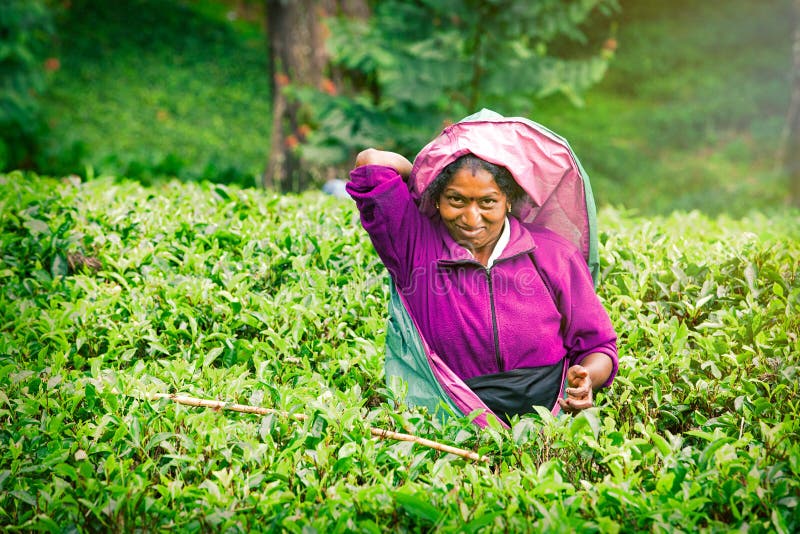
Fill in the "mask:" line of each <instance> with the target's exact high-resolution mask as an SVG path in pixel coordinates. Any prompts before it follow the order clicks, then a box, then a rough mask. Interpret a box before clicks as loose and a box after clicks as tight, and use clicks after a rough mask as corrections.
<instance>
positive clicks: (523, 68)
mask: <svg viewBox="0 0 800 534" xmlns="http://www.w3.org/2000/svg"><path fill="white" fill-rule="evenodd" d="M616 7H617V2H616V1H615V0H591V1H585V2H562V1H556V0H547V1H539V2H536V3H522V2H514V1H497V2H488V3H487V2H479V1H473V0H463V1H458V2H452V1H445V2H424V3H409V2H401V1H396V2H395V1H385V2H378V3H375V6H374V12H373V14H372V16H371V17H370V19H369V20H368V21H361V20H355V21H354V20H349V19H339V20H332V21H331V22H330V24H331V31H330V38H329V43H328V45H329V46H328V47H329V49H330V51H331V54H332V56H333V63H334V65H335V66H336V67H337V68H338V69H339V70H340V71H341V72H342V73H345V74H346V75H345V76H342V78H344V79H345V81H344V82H343V84H345V87H343V88H342V89H344V90H342V91H340V92H338V93H337V92H336V91H333V93H334V94H331V91H328V92H327V93H326V92H325V91H316V90H309V89H297V88H295V89H294V90H293V91H292V92H291V94H292V95H293V96H294V97H296V98H298V99H300V100H301V101H303V102H304V103H305V104H306V105H307V106H308V107H309V108H310V109H311V111H310V112H309V115H310V121H309V122H311V123H312V124H311V127H312V129H313V130H314V131H313V133H312V135H310V136H309V137H308V139H307V142H306V143H305V144H304V145H303V146H302V148H301V150H302V155H303V157H304V158H305V159H307V160H309V161H313V162H315V163H322V164H328V165H330V164H333V163H336V164H341V163H342V162H348V160H349V159H350V158H351V157H352V155H353V154H354V153H355V152H357V151H358V150H360V149H363V148H364V147H366V146H381V147H385V148H388V149H393V150H396V151H399V152H401V153H405V154H409V155H411V154H413V153H414V152H415V151H417V150H419V147H421V146H423V145H424V144H425V143H427V142H428V141H429V139H430V137H431V135H432V133H433V132H436V131H437V129H440V128H441V127H442V125H443V123H444V122H447V121H451V122H452V121H454V120H458V119H460V118H462V117H464V116H466V115H469V114H472V113H474V112H476V111H479V109H480V108H482V107H488V108H492V109H495V110H496V111H498V112H500V113H502V114H507V115H514V116H520V115H521V116H526V115H529V114H530V112H531V110H532V109H533V107H534V103H535V102H536V101H537V99H541V98H542V97H545V96H548V95H552V94H563V95H566V96H567V97H568V98H569V99H570V100H571V101H572V102H574V103H580V102H581V99H580V96H579V95H580V94H581V93H582V92H583V91H585V90H586V89H587V88H588V87H590V86H591V85H593V84H595V83H597V82H598V81H599V80H600V79H601V78H602V77H603V75H604V74H605V72H606V67H607V65H608V59H609V58H610V57H611V55H613V47H609V46H604V44H603V43H604V41H605V40H606V39H607V38H608V36H609V32H610V31H611V30H610V28H609V27H610V17H611V15H612V14H613V13H614V11H615V9H616ZM590 28H593V30H594V33H595V34H597V35H593V39H592V40H590V39H589V38H587V31H588V30H589V29H590ZM354 93H355V95H356V96H355V97H354V96H353V94H354Z"/></svg>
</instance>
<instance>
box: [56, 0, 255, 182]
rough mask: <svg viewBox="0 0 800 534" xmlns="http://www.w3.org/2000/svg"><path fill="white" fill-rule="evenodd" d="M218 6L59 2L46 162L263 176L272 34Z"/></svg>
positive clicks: (126, 0) (148, 175)
mask: <svg viewBox="0 0 800 534" xmlns="http://www.w3.org/2000/svg"><path fill="white" fill-rule="evenodd" d="M198 6H199V7H198ZM211 7H213V6H209V5H207V3H205V4H199V5H198V4H194V3H190V2H175V1H168V2H160V1H152V0H122V1H119V2H96V1H87V0H84V1H75V2H72V3H71V7H69V8H68V9H65V10H63V11H62V13H61V16H60V17H59V24H58V34H59V37H60V43H59V44H60V46H59V48H60V52H61V64H62V68H61V69H60V70H59V71H58V72H56V73H55V75H54V77H53V79H52V80H51V84H50V91H49V93H48V95H47V97H46V99H45V103H46V106H45V112H46V115H47V116H48V117H49V119H50V123H51V126H52V130H53V131H52V133H51V136H50V138H49V146H48V148H47V153H46V155H45V157H44V165H43V167H44V168H45V169H49V170H50V172H56V173H59V174H67V173H69V172H79V173H80V174H81V175H85V174H86V172H87V170H86V167H87V166H89V167H91V170H90V171H89V172H90V173H94V174H118V175H123V174H124V175H125V176H128V177H132V178H140V179H144V180H146V181H147V180H150V179H152V178H154V177H160V176H178V177H181V178H189V179H198V178H205V179H211V180H215V181H221V182H231V181H236V182H240V183H244V184H245V185H254V184H255V183H257V182H256V176H258V175H260V172H261V170H262V169H263V166H264V162H265V161H266V155H267V154H268V152H269V150H268V149H269V147H268V143H269V126H270V124H271V110H270V105H271V98H270V93H269V83H268V79H267V73H266V53H265V49H264V47H265V45H264V40H263V37H262V36H261V34H260V32H259V31H258V30H257V28H258V26H255V27H254V26H253V23H244V22H239V23H238V24H236V25H233V24H231V23H230V22H229V21H227V20H226V19H220V18H219V17H220V14H219V13H216V14H215V12H214V11H213V10H212V9H211ZM254 28H255V29H254Z"/></svg>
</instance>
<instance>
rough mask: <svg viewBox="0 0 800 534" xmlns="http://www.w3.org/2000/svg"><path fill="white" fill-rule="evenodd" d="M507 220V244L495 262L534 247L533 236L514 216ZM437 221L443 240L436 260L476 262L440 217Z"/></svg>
mask: <svg viewBox="0 0 800 534" xmlns="http://www.w3.org/2000/svg"><path fill="white" fill-rule="evenodd" d="M437 219H438V217H437ZM507 220H508V222H509V229H510V235H509V240H508V245H506V248H505V250H503V253H502V254H501V255H500V257H499V258H497V259H496V260H495V263H497V262H502V261H503V260H504V259H506V258H511V257H513V256H517V255H519V254H528V253H530V252H533V249H535V248H536V243H535V242H534V241H533V236H532V235H531V234H530V232H527V231H526V230H525V229H524V228H523V227H522V225H521V224H520V222H519V220H518V219H517V218H516V217H514V216H509V217H508V219H507ZM437 222H438V223H439V224H438V226H439V232H440V234H441V237H442V241H443V242H444V248H443V250H442V252H441V254H440V256H439V259H438V261H439V262H445V263H463V262H466V263H478V262H477V260H476V259H475V258H474V257H473V256H472V254H470V253H469V252H468V251H467V249H465V248H464V247H462V246H461V245H459V244H458V243H456V242H455V240H454V239H453V238H452V236H451V235H450V232H448V231H447V227H446V226H445V225H444V223H442V222H441V219H438V221H437Z"/></svg>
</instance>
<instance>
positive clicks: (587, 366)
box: [558, 352, 613, 414]
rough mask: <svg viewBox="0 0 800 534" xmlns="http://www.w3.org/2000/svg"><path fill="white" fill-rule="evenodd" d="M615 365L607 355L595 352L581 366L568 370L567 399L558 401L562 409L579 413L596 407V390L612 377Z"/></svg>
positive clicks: (574, 366)
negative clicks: (594, 393)
mask: <svg viewBox="0 0 800 534" xmlns="http://www.w3.org/2000/svg"><path fill="white" fill-rule="evenodd" d="M612 369H613V363H612V362H611V358H609V357H608V356H607V355H606V354H603V353H600V352H595V353H592V354H589V355H588V356H586V357H585V358H584V359H583V361H581V365H573V366H572V367H570V368H569V369H567V398H566V399H558V403H559V404H560V405H561V409H562V410H564V411H565V412H567V413H573V414H574V413H578V412H580V411H581V410H585V409H586V408H591V407H592V406H593V405H594V395H593V392H594V390H595V389H600V388H601V387H603V384H605V383H606V381H608V377H609V376H611V370H612Z"/></svg>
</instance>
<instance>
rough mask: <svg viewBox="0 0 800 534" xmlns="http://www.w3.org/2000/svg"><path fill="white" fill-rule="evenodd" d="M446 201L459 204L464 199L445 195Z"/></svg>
mask: <svg viewBox="0 0 800 534" xmlns="http://www.w3.org/2000/svg"><path fill="white" fill-rule="evenodd" d="M447 201H448V202H449V203H450V204H454V205H461V204H463V203H464V199H463V198H461V197H447Z"/></svg>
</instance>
